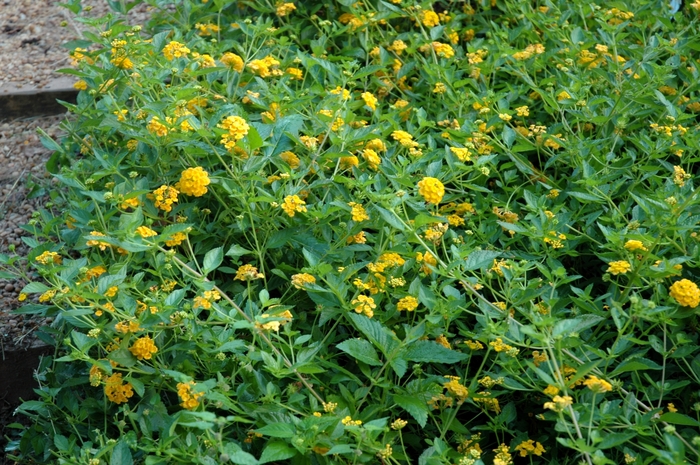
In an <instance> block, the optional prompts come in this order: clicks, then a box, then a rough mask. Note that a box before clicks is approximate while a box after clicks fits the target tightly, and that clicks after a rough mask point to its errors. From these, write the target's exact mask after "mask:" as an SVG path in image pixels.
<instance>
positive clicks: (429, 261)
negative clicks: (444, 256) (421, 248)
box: [416, 252, 437, 274]
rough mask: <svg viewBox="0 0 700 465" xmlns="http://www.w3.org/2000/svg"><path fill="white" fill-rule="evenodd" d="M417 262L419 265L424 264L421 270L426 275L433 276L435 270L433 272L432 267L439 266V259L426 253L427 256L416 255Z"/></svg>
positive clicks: (419, 253)
mask: <svg viewBox="0 0 700 465" xmlns="http://www.w3.org/2000/svg"><path fill="white" fill-rule="evenodd" d="M416 261H417V262H418V263H423V264H422V265H421V270H422V271H423V273H425V274H431V273H432V272H433V270H431V269H430V267H431V266H432V267H435V266H437V259H436V258H435V257H434V256H433V254H431V253H430V252H426V253H425V254H422V253H421V252H418V253H417V254H416Z"/></svg>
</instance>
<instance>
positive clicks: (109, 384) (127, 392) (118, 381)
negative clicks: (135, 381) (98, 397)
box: [90, 370, 134, 404]
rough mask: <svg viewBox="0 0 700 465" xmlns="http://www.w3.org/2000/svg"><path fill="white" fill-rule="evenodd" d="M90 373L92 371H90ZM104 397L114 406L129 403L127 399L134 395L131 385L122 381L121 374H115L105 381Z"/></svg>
mask: <svg viewBox="0 0 700 465" xmlns="http://www.w3.org/2000/svg"><path fill="white" fill-rule="evenodd" d="M90 372H91V373H92V370H90ZM104 389H105V395H106V396H107V399H109V400H110V401H112V402H114V403H115V404H123V403H126V402H129V398H130V397H132V396H133V395H134V391H133V389H132V386H131V383H124V382H123V381H122V374H121V373H115V374H113V375H112V376H110V377H109V378H107V379H106V380H105V388H104Z"/></svg>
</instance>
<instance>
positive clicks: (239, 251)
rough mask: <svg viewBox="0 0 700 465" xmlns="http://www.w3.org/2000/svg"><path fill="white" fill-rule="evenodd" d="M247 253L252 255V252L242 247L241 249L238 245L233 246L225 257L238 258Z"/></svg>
mask: <svg viewBox="0 0 700 465" xmlns="http://www.w3.org/2000/svg"><path fill="white" fill-rule="evenodd" d="M249 253H253V251H252V250H248V249H246V248H244V247H241V246H240V245H238V244H233V245H232V246H231V247H230V248H229V249H228V252H226V256H227V257H234V258H235V257H240V256H242V255H246V254H249Z"/></svg>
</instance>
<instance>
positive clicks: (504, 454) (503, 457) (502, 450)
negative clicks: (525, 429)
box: [493, 444, 513, 465]
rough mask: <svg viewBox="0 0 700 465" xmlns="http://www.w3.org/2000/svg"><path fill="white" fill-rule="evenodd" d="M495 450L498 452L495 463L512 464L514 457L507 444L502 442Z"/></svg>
mask: <svg viewBox="0 0 700 465" xmlns="http://www.w3.org/2000/svg"><path fill="white" fill-rule="evenodd" d="M493 451H494V452H496V456H495V457H494V458H493V465H511V464H512V463H513V458H512V457H511V455H510V452H509V448H508V446H507V445H505V444H501V445H500V446H498V448H497V449H494V450H493Z"/></svg>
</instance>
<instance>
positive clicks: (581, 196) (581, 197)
mask: <svg viewBox="0 0 700 465" xmlns="http://www.w3.org/2000/svg"><path fill="white" fill-rule="evenodd" d="M567 194H568V195H570V196H571V197H574V198H576V199H578V200H588V201H590V202H597V203H605V199H603V198H600V197H596V196H595V195H592V194H588V193H586V192H576V191H568V192H567Z"/></svg>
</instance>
